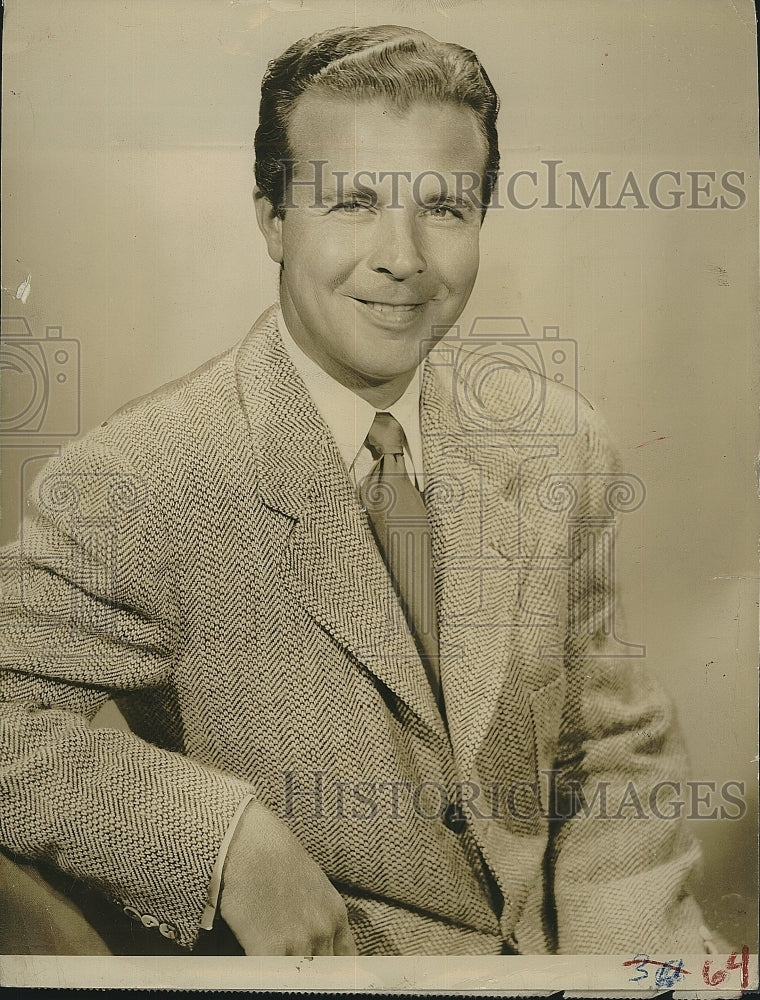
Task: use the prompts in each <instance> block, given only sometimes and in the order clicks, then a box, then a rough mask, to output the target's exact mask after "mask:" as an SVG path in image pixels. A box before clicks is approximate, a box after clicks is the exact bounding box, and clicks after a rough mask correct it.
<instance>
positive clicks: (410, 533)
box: [359, 413, 443, 711]
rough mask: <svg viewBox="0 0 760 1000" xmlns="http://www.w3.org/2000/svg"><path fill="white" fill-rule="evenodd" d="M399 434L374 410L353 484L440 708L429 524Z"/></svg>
mask: <svg viewBox="0 0 760 1000" xmlns="http://www.w3.org/2000/svg"><path fill="white" fill-rule="evenodd" d="M405 440H406V439H405V436H404V429H403V428H402V426H401V424H400V423H399V422H398V420H396V418H395V417H393V416H392V415H391V414H390V413H376V414H375V419H374V421H373V423H372V426H371V427H370V430H369V434H368V435H367V439H366V442H365V443H366V445H367V447H368V448H369V450H370V452H371V453H372V457H373V458H374V459H375V464H374V465H373V466H372V468H371V469H370V471H369V473H368V474H367V475H366V476H365V477H364V479H363V480H362V481H361V483H360V484H359V497H360V499H361V501H362V504H363V505H364V508H365V509H366V511H367V516H368V517H369V521H370V524H371V526H372V531H373V534H374V536H375V540H376V542H377V546H378V548H379V550H380V554H381V555H382V557H383V559H384V560H385V565H386V566H387V567H388V572H389V573H390V576H391V580H392V581H393V586H394V588H395V591H396V595H397V596H398V598H399V601H400V602H401V606H402V607H403V609H404V613H405V615H406V620H407V623H408V625H409V628H410V630H411V632H412V635H413V636H414V639H415V642H416V644H417V649H418V651H419V654H420V657H421V658H422V662H423V664H424V666H425V672H426V674H427V676H428V680H429V682H430V686H431V687H432V689H433V693H434V694H435V697H436V700H437V702H438V705H439V708H440V709H441V711H443V702H442V693H441V680H440V671H439V665H438V620H437V614H436V606H435V585H434V578H433V557H432V551H431V544H430V525H429V523H428V519H427V513H426V511H425V503H424V501H423V499H422V496H421V494H420V492H419V490H418V489H417V487H416V486H415V485H414V483H412V481H411V480H410V478H409V475H408V474H407V471H406V465H405V463H404V444H405Z"/></svg>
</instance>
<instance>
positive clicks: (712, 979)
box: [702, 944, 749, 990]
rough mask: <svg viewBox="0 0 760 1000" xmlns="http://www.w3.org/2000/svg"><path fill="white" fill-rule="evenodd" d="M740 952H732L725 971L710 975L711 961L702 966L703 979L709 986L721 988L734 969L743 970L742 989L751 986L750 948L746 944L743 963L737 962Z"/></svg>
mask: <svg viewBox="0 0 760 1000" xmlns="http://www.w3.org/2000/svg"><path fill="white" fill-rule="evenodd" d="M737 954H738V952H735V951H732V952H731V954H730V955H729V956H728V962H727V963H726V967H725V969H718V970H717V972H714V973H713V974H712V975H710V960H709V959H708V960H707V961H706V962H705V964H704V965H703V966H702V978H703V979H704V981H705V983H706V985H707V986H720V984H721V983H722V982H725V979H726V976H727V975H728V973H729V971H730V970H732V969H741V973H742V989H745V990H746V988H747V987H748V986H749V948H748V946H747V945H746V944H745V945H744V947H743V948H742V959H741V962H737V961H736V958H737Z"/></svg>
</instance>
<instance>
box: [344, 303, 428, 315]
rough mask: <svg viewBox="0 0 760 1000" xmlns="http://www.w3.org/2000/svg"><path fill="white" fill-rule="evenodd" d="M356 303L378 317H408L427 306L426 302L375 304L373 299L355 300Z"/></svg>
mask: <svg viewBox="0 0 760 1000" xmlns="http://www.w3.org/2000/svg"><path fill="white" fill-rule="evenodd" d="M354 301H355V302H358V303H359V304H360V305H363V306H364V307H365V308H367V309H369V310H371V311H372V312H374V313H378V315H387V316H393V315H399V316H404V315H407V316H408V315H409V314H410V313H413V312H415V311H416V310H417V309H421V308H422V306H424V305H425V303H424V302H398V303H396V302H375V301H372V300H371V299H354Z"/></svg>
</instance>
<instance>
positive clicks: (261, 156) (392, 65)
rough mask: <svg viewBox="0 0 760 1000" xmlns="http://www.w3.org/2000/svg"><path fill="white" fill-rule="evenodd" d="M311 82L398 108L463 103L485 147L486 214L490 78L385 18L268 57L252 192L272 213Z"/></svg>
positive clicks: (492, 148)
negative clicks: (292, 127)
mask: <svg viewBox="0 0 760 1000" xmlns="http://www.w3.org/2000/svg"><path fill="white" fill-rule="evenodd" d="M316 88H319V89H320V90H324V91H326V92H328V93H332V94H339V95H342V96H347V97H353V98H362V97H364V98H373V97H383V98H385V99H386V100H388V101H390V102H392V104H393V105H394V106H395V107H397V108H398V109H399V110H400V111H404V110H406V108H408V107H409V105H410V104H411V103H412V102H413V101H415V100H432V101H448V102H450V103H454V104H459V105H463V106H465V107H468V108H470V109H471V110H472V111H473V112H474V113H475V117H476V118H477V121H478V126H479V128H480V131H481V133H482V135H483V138H484V139H485V140H486V145H487V148H488V153H487V156H486V163H485V172H484V175H483V181H482V188H483V190H482V201H483V206H484V207H483V211H484V212H485V207H486V206H487V205H488V203H489V201H490V199H491V193H492V191H493V188H494V184H495V183H496V178H497V175H498V170H499V144H498V136H497V133H496V116H497V115H498V113H499V98H498V96H497V94H496V91H495V90H494V88H493V85H492V84H491V81H490V80H489V79H488V76H487V75H486V72H485V70H484V69H483V67H482V66H481V65H480V62H479V61H478V57H477V56H476V55H475V53H474V52H471V51H470V50H469V49H465V48H463V47H462V46H461V45H454V44H452V43H450V42H439V41H437V40H436V39H435V38H432V37H431V36H430V35H427V34H425V32H424V31H418V30H416V29H415V28H405V27H401V26H397V25H393V24H385V25H377V26H375V27H371V28H354V27H344V28H331V29H330V30H329V31H323V32H320V33H318V34H316V35H311V37H309V38H302V39H300V40H299V41H297V42H295V43H294V44H293V45H291V46H290V47H289V48H287V49H286V50H285V52H283V54H282V55H281V56H279V57H278V58H277V59H273V60H272V61H271V62H270V63H269V65H268V67H267V71H266V73H265V74H264V79H263V80H262V83H261V104H260V106H259V126H258V128H257V130H256V138H255V140H254V149H255V153H256V168H255V173H256V183H257V184H258V186H259V190H260V191H261V193H262V194H263V195H264V196H265V197H266V198H267V199H268V200H269V201H270V202H271V203H272V205H274V207H275V208H276V209H277V212H278V214H279V215H281V216H282V215H283V214H284V207H283V206H284V204H285V195H286V192H287V188H288V185H289V184H290V180H291V176H292V161H293V153H292V150H291V149H290V144H289V140H288V124H289V121H290V115H291V114H292V112H293V108H294V106H295V102H296V100H297V98H298V97H300V96H301V94H303V93H304V92H305V91H307V90H312V89H316Z"/></svg>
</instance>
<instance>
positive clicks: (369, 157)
mask: <svg viewBox="0 0 760 1000" xmlns="http://www.w3.org/2000/svg"><path fill="white" fill-rule="evenodd" d="M288 138H289V141H290V148H291V152H292V155H293V157H294V158H295V159H296V160H298V161H299V163H298V164H297V165H296V168H295V172H296V174H298V173H299V171H300V170H301V169H303V168H304V165H305V164H308V162H309V161H312V160H323V161H326V162H327V164H328V166H327V168H326V169H327V170H328V171H329V170H330V169H334V170H348V171H358V170H369V171H373V172H381V171H399V172H404V171H406V172H410V173H412V175H414V174H415V173H420V172H422V171H425V170H436V171H438V172H439V173H442V174H446V173H452V172H456V171H473V172H478V173H479V172H481V171H482V170H483V169H484V166H485V161H486V155H487V146H486V140H485V138H484V137H483V135H482V133H481V131H480V129H479V127H478V121H477V118H476V116H475V113H474V112H473V111H472V110H471V109H470V108H467V107H464V106H462V105H459V104H454V103H452V102H438V103H433V102H428V101H423V100H418V101H413V102H412V103H410V105H409V106H408V107H407V108H405V109H404V110H403V111H402V110H399V109H398V108H396V107H394V106H393V105H392V104H390V103H389V102H387V101H385V100H383V99H376V98H369V99H368V98H358V99H351V98H344V97H342V96H338V95H335V94H331V93H326V92H320V91H319V90H317V89H313V90H311V91H308V92H307V93H305V94H302V95H301V96H300V97H299V98H298V100H297V101H296V104H295V107H294V109H293V112H292V114H291V118H290V123H289V127H288Z"/></svg>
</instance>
